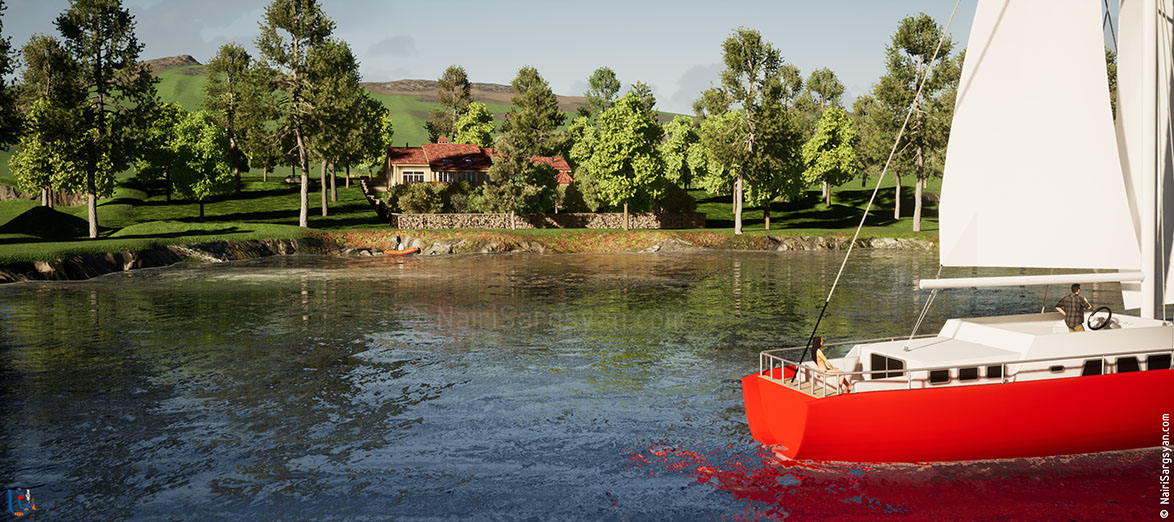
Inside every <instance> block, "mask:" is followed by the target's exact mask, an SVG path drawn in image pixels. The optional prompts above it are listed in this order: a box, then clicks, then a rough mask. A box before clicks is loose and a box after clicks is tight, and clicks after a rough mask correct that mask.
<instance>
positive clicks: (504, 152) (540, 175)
mask: <svg viewBox="0 0 1174 522" xmlns="http://www.w3.org/2000/svg"><path fill="white" fill-rule="evenodd" d="M512 85H513V88H514V93H515V94H514V97H513V98H512V99H511V101H512V103H513V106H514V107H513V108H512V109H510V112H509V113H508V114H506V119H505V122H504V123H503V124H502V134H501V137H500V138H499V139H498V142H497V143H498V151H499V152H500V155H498V156H495V157H494V158H493V166H491V167H490V168H489V176H490V178H491V179H492V180H493V181H494V182H496V183H499V184H501V185H502V187H505V186H506V185H517V184H521V185H526V186H527V187H510V188H503V189H502V190H501V191H500V193H495V194H493V195H488V194H486V195H484V197H485V198H486V199H489V200H493V201H501V202H506V203H508V204H509V205H514V206H511V207H509V208H510V212H518V211H537V212H541V211H545V210H546V209H549V208H551V206H552V205H553V202H554V192H555V190H556V189H555V187H556V185H557V184H558V182H557V179H556V177H555V176H556V174H557V173H556V172H555V170H554V169H553V168H552V167H551V166H550V165H547V164H545V163H535V162H534V161H532V160H531V159H530V158H533V157H536V156H551V155H554V154H555V153H557V151H558V150H559V148H560V147H559V139H558V137H557V136H556V135H555V130H556V129H557V128H558V126H559V125H562V123H563V121H564V120H565V119H566V115H565V114H563V112H562V110H561V109H559V107H558V97H557V96H555V94H554V92H553V91H551V90H550V85H549V84H547V83H546V80H544V79H543V78H542V76H540V75H539V74H538V70H537V69H535V68H533V67H530V66H525V67H522V68H521V69H520V70H519V71H518V75H517V77H515V78H514V81H513V82H512ZM487 190H488V189H487Z"/></svg>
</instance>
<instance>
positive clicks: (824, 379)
mask: <svg viewBox="0 0 1174 522" xmlns="http://www.w3.org/2000/svg"><path fill="white" fill-rule="evenodd" d="M936 336H937V335H936V334H926V335H919V336H916V337H914V339H925V338H929V337H936ZM902 339H909V338H908V337H888V338H879V339H866V340H861V341H844V342H838V343H829V344H825V345H824V346H823V347H824V348H827V347H831V346H843V345H847V344H863V343H878V342H889V341H897V340H902ZM803 348H804V347H803V346H795V347H791V348H778V349H774V350H764V351H762V352H759V354H758V374H759V375H760V376H762V377H764V378H767V379H770V380H772V381H777V382H780V383H782V382H784V381H786V380H789V378H788V377H787V372H786V368H788V367H790V368H794V369H795V372H796V374H797V375H795V378H796V380H797V381H798V382H797V383H796V389H797V390H799V391H803V384H804V381H806V382H807V383H808V393H810V394H811V395H812V396H815V395H816V393H815V386H816V384H817V383H819V384H820V386H821V387H822V390H821V392H822V395H820V397H827V393H828V388H829V383H832V382H834V384H835V388H834V389H835V390H837V391H838V392H839V393H853V392H854V391H855V389H854V382H853V381H851V380H847V379H849V378H850V377H853V376H860V377H861V378H863V377H864V376H867V375H871V374H876V373H885V374H890V373H902V374H904V375H905V377H906V387H907V388H908V389H913V382H914V379H913V373H914V372H918V373H921V372H924V373H925V375H926V379H917V381H921V380H928V376H929V372H934V371H941V370H946V371H950V372H951V373H950V375H951V376H952V375H953V372H952V370H957V369H961V368H973V367H977V366H986V367H988V368H990V367H994V366H998V367H1000V372H999V373H1000V382H999V384H1006V383H1007V382H1009V381H1008V372H1007V367H1008V366H1010V365H1016V366H1017V367H1016V372H1015V373H1016V375H1018V374H1020V373H1025V372H1024V371H1022V369H1021V368H1019V366H1022V365H1024V364H1034V363H1044V362H1052V361H1066V360H1073V359H1081V360H1082V361H1087V360H1089V359H1092V358H1099V359H1100V360H1101V373H1102V374H1107V373H1109V372H1108V369H1109V361H1108V359H1109V358H1110V357H1115V358H1120V357H1129V356H1135V357H1142V356H1146V355H1155V354H1164V353H1168V354H1171V358H1174V349H1170V348H1162V349H1158V350H1142V351H1136V350H1135V351H1128V352H1115V353H1104V354H1097V355H1091V354H1090V355H1083V356H1082V355H1063V356H1057V357H1042V358H1036V359H1020V360H1011V361H996V362H988V363H975V362H969V363H967V364H952V365H946V366H927V367H922V368H906V369H902V370H868V371H859V372H846V371H831V370H820V369H819V368H818V367H816V366H814V365H812V366H805V365H802V364H799V363H798V362H796V361H792V360H789V359H785V358H783V357H780V356H778V355H775V353H777V352H787V351H793V350H802V349H803ZM776 368H777V369H778V370H779V378H777V379H776V378H775V377H774V371H775V369H776ZM1064 369H1065V370H1067V369H1069V367H1067V366H1065V367H1064ZM1028 371H1033V370H1028ZM886 379H887V377H886ZM950 379H951V380H952V379H953V377H951V378H950ZM890 382H891V381H890ZM947 382H949V381H947ZM845 384H846V385H847V391H846V392H844V391H840V390H843V389H844V386H845Z"/></svg>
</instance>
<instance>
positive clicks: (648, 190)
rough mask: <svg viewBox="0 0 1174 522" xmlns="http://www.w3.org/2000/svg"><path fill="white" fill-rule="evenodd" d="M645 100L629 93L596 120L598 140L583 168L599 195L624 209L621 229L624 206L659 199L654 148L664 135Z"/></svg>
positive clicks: (657, 160)
mask: <svg viewBox="0 0 1174 522" xmlns="http://www.w3.org/2000/svg"><path fill="white" fill-rule="evenodd" d="M645 103H646V101H645V100H643V99H641V98H640V97H639V96H638V95H637V94H635V93H631V92H629V93H628V94H625V95H624V96H623V97H622V98H620V99H619V100H617V101H616V103H615V105H613V106H612V107H611V108H610V109H607V110H605V111H603V114H601V115H600V117H599V120H600V121H599V123H600V125H599V127H600V128H599V137H598V139H597V140H596V143H595V150H594V152H593V154H592V155H591V157H590V158H589V159H588V160H587V162H586V164H585V166H586V167H587V169H588V170H589V171H591V172H592V173H593V174H594V175H595V176H597V178H598V179H597V181H598V184H599V194H600V196H601V197H602V198H603V200H604V201H605V202H606V203H608V204H610V205H620V204H623V206H624V230H628V229H629V228H630V227H629V214H628V205H629V204H630V203H631V202H632V201H633V200H635V199H637V198H642V199H648V200H651V199H654V198H656V197H657V196H659V191H660V190H661V189H662V187H659V186H658V185H659V184H660V183H661V182H662V181H663V173H664V161H663V160H662V159H661V157H660V151H659V150H658V148H657V147H658V145H659V144H660V140H661V138H662V137H663V136H664V131H663V130H662V129H661V128H660V124H658V123H657V122H656V120H655V119H653V118H652V117H650V115H649V113H648V111H647V108H646V106H645Z"/></svg>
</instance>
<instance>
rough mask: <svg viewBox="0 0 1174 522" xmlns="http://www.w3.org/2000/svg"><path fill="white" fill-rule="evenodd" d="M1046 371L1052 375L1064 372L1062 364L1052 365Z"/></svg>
mask: <svg viewBox="0 0 1174 522" xmlns="http://www.w3.org/2000/svg"><path fill="white" fill-rule="evenodd" d="M1048 371H1049V372H1052V373H1060V372H1062V371H1064V365H1063V364H1053V365H1051V366H1048Z"/></svg>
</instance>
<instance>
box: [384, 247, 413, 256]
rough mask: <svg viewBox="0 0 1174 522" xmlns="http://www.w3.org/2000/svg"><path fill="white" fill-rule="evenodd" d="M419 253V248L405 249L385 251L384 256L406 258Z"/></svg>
mask: <svg viewBox="0 0 1174 522" xmlns="http://www.w3.org/2000/svg"><path fill="white" fill-rule="evenodd" d="M419 251H420V248H419V247H412V248H405V249H403V250H384V251H383V255H385V256H406V255H410V254H415V253H418V252H419Z"/></svg>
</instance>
